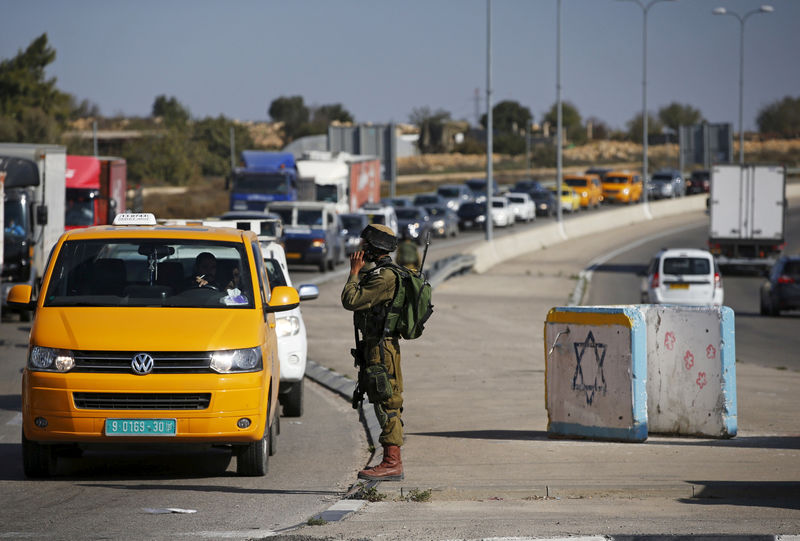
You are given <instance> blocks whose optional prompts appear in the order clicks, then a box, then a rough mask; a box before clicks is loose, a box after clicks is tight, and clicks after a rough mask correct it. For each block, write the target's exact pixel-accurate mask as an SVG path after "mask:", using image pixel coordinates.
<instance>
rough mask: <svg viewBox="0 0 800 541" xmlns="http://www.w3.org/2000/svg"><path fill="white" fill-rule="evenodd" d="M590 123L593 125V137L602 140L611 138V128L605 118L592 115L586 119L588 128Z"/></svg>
mask: <svg viewBox="0 0 800 541" xmlns="http://www.w3.org/2000/svg"><path fill="white" fill-rule="evenodd" d="M589 124H591V125H592V139H594V140H600V141H602V140H607V139H610V138H611V128H609V127H608V124H606V123H605V122H604V121H603V120H600V119H599V118H597V117H594V116H591V117H589V118H587V119H586V126H587V130H588V126H589ZM587 137H588V134H587Z"/></svg>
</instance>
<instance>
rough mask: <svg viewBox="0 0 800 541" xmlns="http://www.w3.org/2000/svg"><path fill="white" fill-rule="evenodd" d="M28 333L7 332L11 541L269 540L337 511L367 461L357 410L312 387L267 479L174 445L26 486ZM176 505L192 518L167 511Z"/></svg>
mask: <svg viewBox="0 0 800 541" xmlns="http://www.w3.org/2000/svg"><path fill="white" fill-rule="evenodd" d="M27 332H28V327H27V326H26V325H22V324H20V323H16V322H6V323H3V324H2V325H0V359H1V360H0V538H11V539H148V540H150V539H175V538H176V537H188V538H192V539H197V538H211V539H221V538H231V539H237V538H238V539H246V538H252V537H264V536H267V535H270V534H271V532H274V531H279V530H281V529H284V528H290V527H292V526H295V525H297V524H299V523H305V521H306V520H307V519H308V517H310V516H313V515H314V514H315V513H319V512H321V511H323V510H325V509H327V508H328V507H330V506H331V505H332V504H333V503H334V502H335V501H338V499H339V497H340V495H341V494H342V493H343V492H344V491H345V490H347V488H348V487H349V486H350V482H351V481H352V479H353V478H354V477H355V472H356V471H357V470H358V469H360V468H362V467H363V465H364V464H365V462H366V460H367V459H368V454H367V450H366V443H365V437H364V434H363V430H362V429H361V426H360V424H359V422H358V415H357V413H356V412H355V411H354V410H352V409H351V408H350V405H349V404H347V403H345V402H344V401H343V400H341V399H340V398H338V397H335V396H334V395H333V394H332V393H330V392H329V391H327V390H325V389H322V388H321V387H319V386H318V385H316V384H313V383H310V382H307V384H306V393H305V399H306V404H305V413H304V415H303V417H300V418H287V417H283V418H281V434H280V436H279V437H278V451H277V454H276V455H274V456H272V457H271V458H270V463H269V473H268V474H267V476H265V477H238V476H237V475H236V461H235V459H232V458H231V454H230V452H229V451H227V450H221V449H210V448H209V449H204V450H202V452H199V451H198V450H196V449H191V448H185V447H178V448H174V447H170V448H161V449H159V450H157V452H156V453H155V454H153V449H148V450H147V452H146V453H145V452H143V451H142V450H141V449H134V448H130V449H125V450H120V449H113V450H112V449H104V450H97V451H91V452H87V453H85V454H84V456H83V457H82V458H62V459H59V466H58V468H59V471H58V475H57V476H56V477H54V478H52V479H48V480H36V481H32V480H26V479H25V477H24V476H23V473H22V455H21V447H20V430H21V413H20V408H21V398H20V385H21V373H20V371H21V368H22V366H23V364H24V362H25V357H26V353H27ZM331 456H336V467H335V468H331V467H330V464H331V460H330V457H331ZM172 508H174V509H179V510H188V511H193V512H191V513H183V512H179V513H174V512H173V513H169V512H165V511H164V510H165V509H172ZM161 513H163V514H161Z"/></svg>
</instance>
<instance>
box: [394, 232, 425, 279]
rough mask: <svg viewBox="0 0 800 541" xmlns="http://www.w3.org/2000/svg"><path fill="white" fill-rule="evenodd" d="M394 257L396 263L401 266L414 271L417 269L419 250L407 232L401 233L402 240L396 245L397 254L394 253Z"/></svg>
mask: <svg viewBox="0 0 800 541" xmlns="http://www.w3.org/2000/svg"><path fill="white" fill-rule="evenodd" d="M395 259H396V261H397V264H398V265H402V266H403V267H405V268H407V269H409V270H412V271H414V272H417V271H419V265H420V259H419V250H418V249H417V245H416V244H414V241H413V240H411V237H410V236H409V235H408V233H406V234H404V235H403V241H402V242H401V243H400V245H399V246H398V247H397V255H395Z"/></svg>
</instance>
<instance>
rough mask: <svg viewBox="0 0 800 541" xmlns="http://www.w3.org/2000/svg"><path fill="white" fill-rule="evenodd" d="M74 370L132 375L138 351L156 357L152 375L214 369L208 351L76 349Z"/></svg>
mask: <svg viewBox="0 0 800 541" xmlns="http://www.w3.org/2000/svg"><path fill="white" fill-rule="evenodd" d="M74 353H75V367H74V368H73V369H72V372H99V373H104V374H131V373H133V369H132V368H131V361H132V360H133V357H134V355H136V354H138V353H148V354H149V355H150V356H151V357H153V371H152V372H151V373H152V374H192V373H195V374H197V373H208V372H211V368H210V366H211V353H210V352H208V351H190V352H186V351H146V350H145V351H75V352H74Z"/></svg>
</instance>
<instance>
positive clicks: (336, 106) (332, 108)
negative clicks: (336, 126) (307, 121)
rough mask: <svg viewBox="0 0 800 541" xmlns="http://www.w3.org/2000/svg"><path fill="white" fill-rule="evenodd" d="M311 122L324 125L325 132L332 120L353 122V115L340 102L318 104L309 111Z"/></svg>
mask: <svg viewBox="0 0 800 541" xmlns="http://www.w3.org/2000/svg"><path fill="white" fill-rule="evenodd" d="M311 122H312V124H314V125H315V126H324V127H325V133H327V131H328V126H329V125H330V124H331V123H332V122H353V115H351V114H350V111H348V110H347V109H345V108H344V106H343V105H342V104H341V103H331V104H329V105H320V106H319V107H316V108H314V109H313V110H312V112H311Z"/></svg>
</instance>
